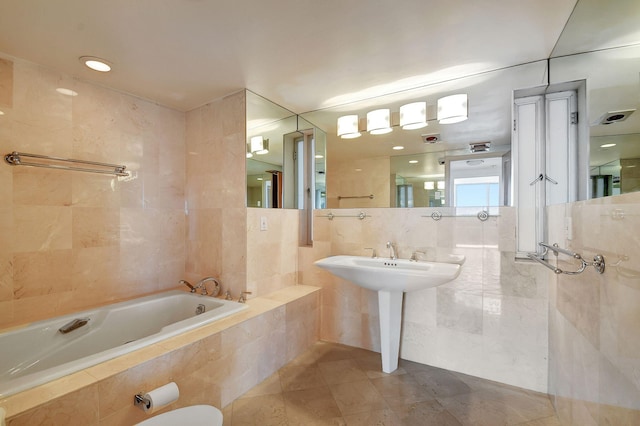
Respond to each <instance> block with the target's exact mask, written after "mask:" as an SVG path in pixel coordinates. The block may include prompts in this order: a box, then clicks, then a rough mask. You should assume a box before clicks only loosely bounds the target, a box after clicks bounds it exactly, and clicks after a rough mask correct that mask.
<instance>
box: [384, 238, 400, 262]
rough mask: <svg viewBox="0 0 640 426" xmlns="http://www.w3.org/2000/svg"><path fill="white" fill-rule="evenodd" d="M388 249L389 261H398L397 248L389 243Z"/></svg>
mask: <svg viewBox="0 0 640 426" xmlns="http://www.w3.org/2000/svg"><path fill="white" fill-rule="evenodd" d="M387 248H388V249H389V259H391V260H396V259H397V258H398V256H397V255H396V247H395V246H394V245H393V243H392V242H391V241H387Z"/></svg>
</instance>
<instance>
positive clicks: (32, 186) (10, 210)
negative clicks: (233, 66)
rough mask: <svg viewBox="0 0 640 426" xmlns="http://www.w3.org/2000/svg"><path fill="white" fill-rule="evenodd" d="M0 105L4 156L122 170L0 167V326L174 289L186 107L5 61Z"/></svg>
mask: <svg viewBox="0 0 640 426" xmlns="http://www.w3.org/2000/svg"><path fill="white" fill-rule="evenodd" d="M57 88H66V89H71V90H73V91H75V92H77V96H66V95H63V94H61V93H59V92H57V91H56V89H57ZM0 105H1V107H0V109H1V110H2V111H3V112H4V115H1V116H0V149H1V151H2V154H3V155H4V154H5V153H7V152H10V151H21V152H28V153H34V154H44V155H52V156H58V157H67V158H79V159H87V160H93V161H102V162H109V163H119V164H124V165H126V166H127V170H129V171H131V173H132V176H131V179H126V180H125V179H118V178H116V177H111V176H106V175H97V174H89V173H79V172H65V171H59V170H50V169H39V168H29V167H10V166H8V165H6V164H5V165H3V166H1V167H0V196H2V199H3V200H5V201H4V202H3V205H2V206H1V207H0V230H1V231H2V235H3V237H2V241H1V242H0V270H1V271H2V278H1V280H0V312H2V313H1V314H0V327H5V326H10V325H11V324H18V323H25V322H29V321H34V320H38V319H43V318H46V317H50V316H55V315H62V314H65V313H68V312H70V311H74V310H79V309H83V308H87V307H89V306H94V305H99V304H103V303H107V302H111V301H115V300H119V299H124V298H131V297H135V296H138V295H142V294H145V293H149V292H154V291H158V290H162V289H166V288H171V287H175V284H176V279H178V277H181V276H182V275H183V274H184V265H185V215H184V198H185V172H186V164H185V115H184V113H181V112H177V111H173V110H170V109H168V108H164V107H161V106H158V105H156V104H153V103H151V102H148V101H144V100H141V99H138V98H136V97H133V96H129V95H126V94H123V93H119V92H115V91H112V90H109V89H106V88H103V87H99V86H95V85H92V84H88V83H85V82H82V81H79V80H76V79H74V78H72V77H70V76H67V75H64V74H60V73H57V72H55V71H52V70H49V69H46V68H44V67H40V66H38V65H35V64H32V63H29V62H26V61H22V60H19V59H8V58H3V59H2V60H0Z"/></svg>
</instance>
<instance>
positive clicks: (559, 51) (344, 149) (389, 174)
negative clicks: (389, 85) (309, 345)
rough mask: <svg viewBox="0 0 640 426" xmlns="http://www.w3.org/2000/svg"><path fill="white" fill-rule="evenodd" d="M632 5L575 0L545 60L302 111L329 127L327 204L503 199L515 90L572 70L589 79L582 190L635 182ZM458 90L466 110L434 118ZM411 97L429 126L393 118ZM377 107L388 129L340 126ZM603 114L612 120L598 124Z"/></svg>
mask: <svg viewBox="0 0 640 426" xmlns="http://www.w3.org/2000/svg"><path fill="white" fill-rule="evenodd" d="M618 3H619V4H618ZM639 9H640V3H638V2H637V1H636V0H622V1H620V2H616V8H610V7H608V6H607V4H606V3H604V2H598V1H593V0H579V2H578V3H577V5H576V8H575V10H574V12H573V14H572V16H571V18H570V20H569V22H568V24H567V26H566V27H565V30H564V31H563V33H562V35H561V37H560V39H559V40H558V43H557V45H556V48H555V49H554V52H553V54H552V58H551V59H550V60H548V61H547V60H542V61H538V62H533V63H528V64H522V65H517V66H513V67H510V68H505V69H500V70H496V71H491V72H486V73H480V74H475V75H471V76H463V77H461V78H454V79H451V80H448V81H446V82H440V83H437V84H432V85H428V86H425V87H421V88H417V89H411V90H401V91H395V92H394V93H391V94H388V95H384V96H375V97H371V98H370V99H368V100H365V101H361V102H355V103H347V104H343V105H341V106H339V107H333V108H328V109H323V110H318V111H312V112H307V113H303V114H301V115H302V117H304V118H305V119H307V120H308V121H309V122H312V123H314V124H315V125H317V126H318V127H320V128H322V129H323V130H325V131H326V134H327V148H326V151H327V166H326V167H327V174H326V177H327V184H326V189H327V198H326V200H327V204H326V205H327V207H328V208H357V207H440V206H465V207H466V206H470V205H471V204H478V206H480V207H490V206H495V205H510V203H511V202H512V200H511V196H510V195H511V185H510V170H511V166H510V151H511V118H512V105H513V92H514V90H522V89H527V88H532V87H539V86H545V85H547V84H549V83H550V84H557V83H563V82H571V81H578V80H585V81H586V87H587V90H586V105H587V111H588V117H586V118H585V117H580V119H581V120H584V119H586V120H588V123H587V124H586V125H585V128H586V129H587V132H585V134H587V135H588V136H586V137H585V138H584V140H582V141H580V143H583V144H585V143H589V144H590V149H589V152H590V154H589V167H590V169H591V184H590V189H589V191H587V193H588V194H589V195H588V196H592V197H599V196H607V195H615V194H620V193H625V192H630V191H638V190H640V153H639V152H640V139H639V137H638V134H639V133H640V112H635V113H634V112H633V110H634V109H636V108H637V107H638V100H639V99H640V74H639V71H640V44H639V43H640V32H639V31H638V24H637V23H638V18H639V15H640V10H639ZM390 91H391V90H390ZM460 93H464V94H466V95H467V96H468V119H467V120H465V121H462V122H458V123H453V124H440V123H439V122H438V120H437V119H436V117H437V111H436V109H437V102H438V99H441V98H443V97H446V96H449V95H453V94H460ZM363 97H365V96H363ZM417 101H422V102H426V112H427V122H428V126H426V127H423V128H420V129H415V130H404V129H402V128H400V126H399V118H400V117H399V111H400V107H401V106H402V105H406V104H409V103H412V102H417ZM381 108H385V109H389V111H390V122H391V128H392V131H391V132H390V133H386V134H379V135H372V134H370V133H368V132H362V133H361V136H360V137H358V138H354V139H343V138H340V137H338V136H337V121H338V118H339V117H342V116H348V115H357V116H358V123H357V124H358V128H359V129H366V127H367V123H366V116H367V112H369V111H373V110H376V109H381ZM620 111H624V112H622V113H621V112H620ZM629 111H630V112H629ZM583 115H587V114H583ZM619 115H624V117H623V118H617V119H616V117H617V116H619ZM606 117H609V120H610V122H611V123H610V124H602V122H601V120H603V119H605V120H606ZM612 117H613V118H612ZM587 139H588V141H587ZM487 142H488V143H489V144H488V145H487V144H486V143H487ZM483 145H487V147H488V149H485V148H484V147H483ZM478 147H479V148H478Z"/></svg>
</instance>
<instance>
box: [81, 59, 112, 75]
mask: <svg viewBox="0 0 640 426" xmlns="http://www.w3.org/2000/svg"><path fill="white" fill-rule="evenodd" d="M80 62H82V63H83V64H85V65H86V66H87V67H89V68H91V69H92V70H94V71H99V72H109V71H111V64H110V63H109V62H107V61H105V60H104V59H100V58H96V57H95V56H81V57H80Z"/></svg>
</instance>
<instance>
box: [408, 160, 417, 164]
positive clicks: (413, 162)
mask: <svg viewBox="0 0 640 426" xmlns="http://www.w3.org/2000/svg"><path fill="white" fill-rule="evenodd" d="M409 164H418V160H409Z"/></svg>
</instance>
